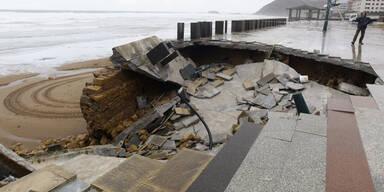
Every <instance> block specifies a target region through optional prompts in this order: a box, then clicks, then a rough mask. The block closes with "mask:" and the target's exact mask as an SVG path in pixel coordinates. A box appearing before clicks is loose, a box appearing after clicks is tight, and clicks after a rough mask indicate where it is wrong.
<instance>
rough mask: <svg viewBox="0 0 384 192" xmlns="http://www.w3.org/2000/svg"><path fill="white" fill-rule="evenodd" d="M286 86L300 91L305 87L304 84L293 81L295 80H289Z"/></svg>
mask: <svg viewBox="0 0 384 192" xmlns="http://www.w3.org/2000/svg"><path fill="white" fill-rule="evenodd" d="M286 86H287V87H288V88H289V89H292V90H295V91H300V90H303V89H304V85H302V84H299V83H293V82H287V83H286Z"/></svg>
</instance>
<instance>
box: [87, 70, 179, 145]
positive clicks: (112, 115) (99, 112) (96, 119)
mask: <svg viewBox="0 0 384 192" xmlns="http://www.w3.org/2000/svg"><path fill="white" fill-rule="evenodd" d="M174 88H175V87H174V86H171V85H167V84H165V83H162V82H158V81H156V80H153V79H150V78H148V77H146V76H144V75H141V74H138V73H136V72H133V71H129V70H120V69H107V70H103V71H101V72H97V73H96V74H95V78H94V79H93V82H92V83H89V84H87V86H86V87H85V88H84V90H83V95H82V97H81V101H80V105H81V110H82V113H83V115H84V118H85V120H86V121H87V123H88V126H87V130H88V132H89V134H90V136H91V138H93V139H94V140H93V141H92V142H93V143H92V144H106V143H109V142H110V141H111V140H112V139H113V138H114V137H116V136H117V135H118V134H119V133H120V132H121V131H122V130H124V128H125V127H127V126H129V125H130V124H132V123H133V122H134V121H136V120H137V119H138V118H140V117H141V116H143V115H144V114H145V113H146V112H148V110H138V109H137V103H136V97H137V96H146V97H147V98H148V102H149V101H152V100H154V99H158V98H159V97H160V96H161V95H162V94H163V93H165V92H167V91H168V90H171V89H174Z"/></svg>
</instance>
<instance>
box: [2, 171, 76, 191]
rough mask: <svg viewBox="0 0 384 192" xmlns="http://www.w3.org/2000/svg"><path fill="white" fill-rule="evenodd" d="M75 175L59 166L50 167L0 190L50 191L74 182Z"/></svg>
mask: <svg viewBox="0 0 384 192" xmlns="http://www.w3.org/2000/svg"><path fill="white" fill-rule="evenodd" d="M75 178H76V175H75V174H74V173H71V172H69V171H67V170H65V169H63V168H61V167H59V166H56V165H50V166H48V167H45V168H43V169H40V170H37V171H34V172H33V173H31V174H29V175H27V176H24V177H22V178H21V179H19V180H17V181H15V182H12V183H10V184H8V185H6V186H4V187H2V188H1V189H0V191H4V192H20V191H52V190H54V189H57V188H59V187H61V186H63V185H64V184H66V183H68V182H70V181H72V180H74V179H75Z"/></svg>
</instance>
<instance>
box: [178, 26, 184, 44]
mask: <svg viewBox="0 0 384 192" xmlns="http://www.w3.org/2000/svg"><path fill="white" fill-rule="evenodd" d="M177 40H181V41H184V23H177Z"/></svg>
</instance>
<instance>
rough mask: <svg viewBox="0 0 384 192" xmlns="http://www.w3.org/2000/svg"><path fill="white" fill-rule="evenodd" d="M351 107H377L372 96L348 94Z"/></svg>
mask: <svg viewBox="0 0 384 192" xmlns="http://www.w3.org/2000/svg"><path fill="white" fill-rule="evenodd" d="M350 98H351V102H352V105H353V107H354V108H355V109H356V108H369V109H379V108H378V106H377V104H376V102H375V100H374V99H373V97H363V96H350Z"/></svg>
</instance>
